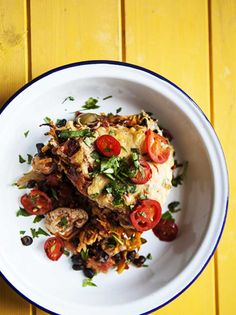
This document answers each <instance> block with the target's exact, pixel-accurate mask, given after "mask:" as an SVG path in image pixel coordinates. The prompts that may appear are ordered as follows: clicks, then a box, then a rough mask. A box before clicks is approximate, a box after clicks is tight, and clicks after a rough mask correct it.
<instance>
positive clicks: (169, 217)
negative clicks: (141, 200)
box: [162, 201, 181, 222]
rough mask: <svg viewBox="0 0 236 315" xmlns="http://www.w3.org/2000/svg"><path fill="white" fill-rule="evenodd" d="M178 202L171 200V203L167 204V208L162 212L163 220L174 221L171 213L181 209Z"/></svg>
mask: <svg viewBox="0 0 236 315" xmlns="http://www.w3.org/2000/svg"><path fill="white" fill-rule="evenodd" d="M179 204H180V203H179V202H178V201H172V202H171V203H169V204H168V210H167V211H166V212H164V213H163V214H162V219H164V220H172V221H173V222H175V219H174V217H173V215H172V213H176V212H179V211H181V209H180V208H178V207H179Z"/></svg>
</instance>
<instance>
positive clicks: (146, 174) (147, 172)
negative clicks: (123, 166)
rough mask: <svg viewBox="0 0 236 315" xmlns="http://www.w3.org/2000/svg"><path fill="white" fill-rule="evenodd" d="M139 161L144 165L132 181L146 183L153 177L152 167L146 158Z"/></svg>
mask: <svg viewBox="0 0 236 315" xmlns="http://www.w3.org/2000/svg"><path fill="white" fill-rule="evenodd" d="M139 162H140V165H141V167H142V171H141V170H138V172H137V174H136V176H135V177H133V178H131V181H132V182H133V183H134V184H146V183H147V182H148V181H149V179H151V177H152V169H151V167H150V165H149V164H148V162H146V161H145V160H144V159H141V160H140V161H139Z"/></svg>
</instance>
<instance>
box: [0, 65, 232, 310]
mask: <svg viewBox="0 0 236 315" xmlns="http://www.w3.org/2000/svg"><path fill="white" fill-rule="evenodd" d="M82 68H83V67H81V68H79V67H78V68H73V69H66V70H64V73H60V72H59V73H54V74H52V75H51V76H49V77H45V78H44V79H43V80H40V81H38V82H36V83H35V84H33V85H32V86H30V87H29V88H28V89H26V90H25V91H23V92H22V93H21V94H20V95H19V96H18V97H17V98H15V99H14V100H13V101H12V103H10V105H9V106H8V107H7V108H6V109H5V110H4V111H3V113H2V115H1V116H0V125H1V129H0V137H1V139H2V144H1V147H2V149H1V154H0V174H1V179H0V213H1V218H3V220H2V223H1V229H0V248H1V251H0V257H1V263H0V267H1V271H2V272H3V274H4V275H5V276H6V278H8V279H9V281H11V282H13V285H14V286H16V288H17V289H18V290H20V291H21V292H22V293H23V294H25V295H27V296H28V297H29V298H30V299H32V300H33V301H35V302H36V303H38V304H40V305H41V306H44V307H45V308H48V309H50V310H52V311H55V312H58V313H62V314H64V311H63V310H70V314H74V313H76V312H77V311H80V310H81V311H82V310H85V309H86V310H90V314H91V312H93V310H95V308H96V313H99V312H100V311H101V313H102V312H103V314H106V312H107V313H108V312H109V307H111V306H115V310H114V312H116V311H117V314H118V313H119V312H120V311H121V310H123V312H124V313H127V314H136V313H137V312H141V311H142V312H144V311H148V310H149V309H151V308H153V307H155V306H159V305H161V304H163V303H165V302H166V301H167V299H169V298H171V297H172V296H173V295H174V294H176V293H178V292H180V291H181V290H182V289H183V288H184V287H183V286H184V283H185V282H184V281H185V279H184V276H183V275H184V274H186V275H187V273H189V275H188V276H187V278H188V279H186V281H188V282H190V281H191V280H192V279H193V277H195V276H196V274H197V273H198V272H199V271H200V269H199V268H202V265H203V264H204V263H205V262H206V260H207V259H208V258H209V256H210V254H211V251H212V246H213V245H214V244H215V243H216V241H217V238H216V237H217V235H218V234H219V233H220V232H219V229H220V227H221V226H222V222H223V215H222V214H219V213H218V212H217V210H216V208H215V203H216V200H215V192H216V180H215V178H214V170H213V167H217V165H216V164H215V163H213V160H212V156H210V155H209V151H210V146H209V141H210V140H208V138H207V137H205V136H204V134H203V133H204V132H208V131H207V128H210V127H209V126H208V127H206V125H207V124H208V122H206V121H204V119H205V118H204V117H203V116H202V114H200V112H199V111H198V109H196V108H194V106H193V105H192V104H191V101H190V100H188V99H187V98H186V97H185V96H180V94H181V93H180V92H178V91H176V89H175V88H173V87H169V85H168V84H167V83H165V82H162V80H160V79H157V78H155V79H153V78H150V77H151V76H150V75H146V74H145V76H143V74H139V73H138V75H137V74H136V73H134V74H132V73H131V74H130V73H128V72H127V73H126V70H125V71H123V72H122V71H120V72H117V73H116V71H111V70H114V69H110V68H109V67H108V69H107V71H105V72H104V69H105V68H106V67H105V66H103V67H101V68H98V70H97V72H94V69H92V70H93V71H92V70H91V71H90V70H89V71H85V70H86V69H85V70H84V71H83V70H81V69H82ZM95 70H96V69H95ZM76 71H77V72H76ZM132 71H134V70H132ZM136 71H137V70H136ZM134 72H135V71H134ZM94 73H95V74H94ZM139 75H140V79H139V77H138V76H139ZM149 76H150V77H149ZM151 80H154V81H155V82H154V81H153V82H151ZM149 81H150V82H149ZM169 90H171V93H172V94H171V95H170V94H168V93H169V92H168V91H169ZM69 95H71V96H73V97H74V98H75V101H66V102H64V103H63V104H62V101H63V100H64V99H65V98H66V97H67V96H69ZM108 95H112V98H110V99H107V100H103V98H104V97H106V96H108ZM90 96H92V97H99V104H100V105H101V108H99V109H98V110H97V112H103V111H104V112H113V113H114V112H115V110H116V109H117V108H118V107H120V106H121V107H122V112H121V114H132V113H137V112H139V111H140V110H141V109H145V110H146V111H150V112H152V113H153V114H154V117H156V118H158V120H159V123H160V125H161V126H163V127H165V128H167V129H168V130H169V131H170V132H171V134H172V135H173V136H174V140H173V145H174V146H175V148H176V157H177V159H178V160H180V161H186V160H187V161H189V168H188V171H187V176H186V178H185V181H184V184H183V185H182V186H179V187H178V188H173V189H172V191H171V193H170V196H169V198H168V201H167V203H166V205H167V204H168V203H169V202H170V201H174V200H177V201H180V204H181V208H182V211H181V212H179V213H178V214H176V220H177V224H178V225H179V230H180V232H179V236H178V238H177V239H176V240H175V241H173V242H170V243H165V242H161V241H159V240H158V239H157V238H156V237H155V236H154V235H153V234H152V232H147V233H145V234H144V237H145V238H146V239H147V240H148V242H147V244H145V245H143V247H142V250H141V252H142V253H143V254H144V255H147V254H148V253H151V254H152V257H153V259H152V260H150V261H147V264H148V265H149V267H148V268H140V269H137V268H130V270H129V271H124V272H123V274H121V275H118V274H115V271H111V272H109V273H108V274H106V275H103V274H100V275H98V276H97V277H96V278H94V282H95V283H96V284H97V285H98V288H89V287H88V288H82V285H81V283H82V279H83V276H82V274H81V273H78V272H75V271H73V270H72V269H71V263H70V261H69V259H68V258H66V257H63V258H62V259H61V260H59V261H58V262H56V263H55V262H51V261H49V260H48V259H47V258H46V257H45V254H44V252H43V242H44V237H42V238H40V239H36V240H35V241H34V244H33V245H32V246H30V247H28V248H27V247H23V246H22V245H21V243H20V236H19V231H20V230H27V231H29V229H30V227H34V224H32V219H31V218H22V217H20V218H16V215H15V212H16V210H17V209H18V208H19V202H18V200H19V196H20V195H22V194H23V191H21V190H17V189H16V188H14V187H11V186H10V185H11V183H12V182H14V181H15V180H16V178H17V177H19V176H20V175H21V174H22V173H23V172H26V170H27V169H28V167H27V166H26V165H25V164H19V163H18V154H21V155H22V156H24V157H25V156H26V153H30V154H34V153H35V144H36V143H38V142H41V141H46V137H45V136H43V133H44V132H45V131H46V130H47V128H46V127H41V128H39V127H38V126H39V125H40V124H41V123H42V122H43V118H44V117H45V116H48V117H51V118H52V119H56V118H69V117H72V116H73V114H71V112H74V111H75V110H78V109H79V108H80V107H81V105H83V104H84V101H85V100H86V99H87V98H88V97H90ZM196 111H197V112H198V113H197V114H196ZM199 117H200V118H199ZM26 130H30V132H29V135H28V137H27V138H24V135H23V133H24V132H25V131H26ZM208 133H209V132H208ZM208 137H210V136H208ZM214 150H215V151H217V150H218V148H215V149H214ZM211 152H212V151H211ZM212 155H216V153H215V152H212ZM218 163H222V161H221V162H218ZM223 163H224V162H223ZM225 185H226V186H227V184H225ZM225 191H227V188H225ZM221 202H222V203H223V202H225V194H224V192H223V195H222V196H221ZM163 211H165V209H163ZM214 212H217V214H216V215H215V217H214V218H213V213H214ZM212 221H214V224H215V222H217V224H218V228H217V229H218V230H216V231H212V232H211V233H212V234H211V235H209V237H208V238H209V240H210V239H212V240H214V242H213V243H212V244H209V240H208V241H207V244H206V245H204V244H203V243H204V240H206V239H207V237H206V235H207V233H209V227H210V226H211V224H210V222H212ZM42 226H43V225H42ZM214 233H215V235H213V234H214ZM28 234H29V233H28ZM203 246H204V249H202V250H201V248H202V247H203ZM201 251H202V252H201ZM200 252H201V255H202V256H199V259H200V257H202V258H201V259H202V261H201V264H200V265H199V266H196V265H195V264H196V263H197V258H196V259H195V257H196V256H197V254H198V253H200ZM199 255H200V254H199ZM179 277H182V280H183V283H182V282H181V281H180V284H179V285H178V284H177V283H176V282H173V281H176V280H177V279H179ZM190 278H191V279H190ZM171 283H172V284H173V285H172V287H171V286H170V285H171ZM186 284H187V282H186ZM142 301H143V302H142ZM58 303H59V304H58ZM132 303H133V307H132V308H130V309H129V306H128V305H131V304H132Z"/></svg>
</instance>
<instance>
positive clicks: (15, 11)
mask: <svg viewBox="0 0 236 315" xmlns="http://www.w3.org/2000/svg"><path fill="white" fill-rule="evenodd" d="M0 69H1V75H0V106H1V105H2V104H3V103H4V102H5V101H6V100H7V99H8V98H9V97H10V96H11V95H12V94H13V93H14V92H15V91H16V90H17V89H18V88H20V87H21V86H22V85H24V84H25V83H26V81H27V72H26V71H27V23H26V7H25V2H24V1H22V0H15V1H13V0H11V1H8V0H1V1H0ZM30 309H31V307H30V305H29V304H28V303H27V302H26V301H25V300H23V298H21V297H20V296H19V295H17V294H16V293H15V292H14V291H13V290H12V289H11V288H10V287H9V286H8V285H7V284H6V283H5V282H4V280H3V279H2V278H0V314H1V315H13V314H14V315H29V314H30Z"/></svg>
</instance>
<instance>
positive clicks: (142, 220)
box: [130, 199, 162, 232]
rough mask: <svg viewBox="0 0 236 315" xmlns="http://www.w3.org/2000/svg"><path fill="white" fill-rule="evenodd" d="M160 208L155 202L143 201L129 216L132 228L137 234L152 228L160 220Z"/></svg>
mask: <svg viewBox="0 0 236 315" xmlns="http://www.w3.org/2000/svg"><path fill="white" fill-rule="evenodd" d="M161 212H162V210H161V206H160V204H159V202H157V201H156V200H151V199H147V200H143V201H141V203H140V205H138V206H137V207H136V208H135V209H134V210H133V211H132V212H131V214H130V220H131V222H132V224H133V226H134V227H135V228H136V230H137V231H139V232H144V231H148V230H151V229H153V228H154V226H156V225H157V223H158V222H159V221H160V219H161Z"/></svg>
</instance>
